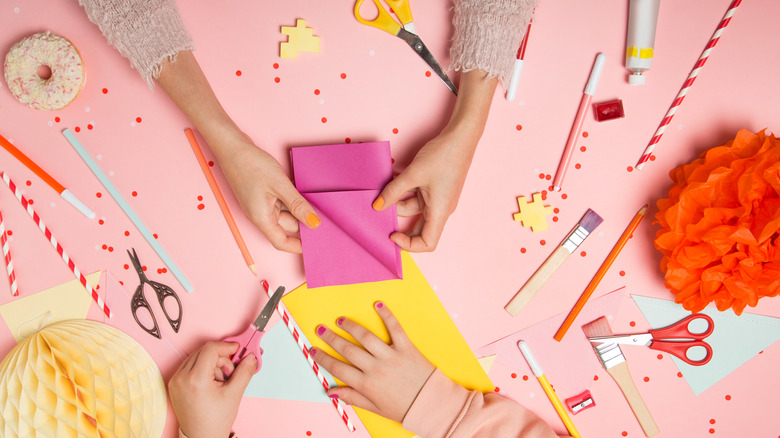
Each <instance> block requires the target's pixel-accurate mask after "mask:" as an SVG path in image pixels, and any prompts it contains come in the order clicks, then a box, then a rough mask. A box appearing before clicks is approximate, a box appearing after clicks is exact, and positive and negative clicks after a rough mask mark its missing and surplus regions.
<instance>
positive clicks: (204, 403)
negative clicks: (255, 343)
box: [168, 342, 257, 438]
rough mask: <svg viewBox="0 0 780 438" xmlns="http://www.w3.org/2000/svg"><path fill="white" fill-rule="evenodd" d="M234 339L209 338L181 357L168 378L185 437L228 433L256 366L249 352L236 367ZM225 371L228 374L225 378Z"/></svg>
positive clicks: (209, 436) (191, 437)
mask: <svg viewBox="0 0 780 438" xmlns="http://www.w3.org/2000/svg"><path fill="white" fill-rule="evenodd" d="M236 350H238V344H236V343H234V342H230V343H228V342H208V343H206V344H205V345H204V346H203V347H201V349H200V350H198V351H196V352H195V353H192V354H191V355H190V357H188V358H187V359H185V360H184V362H182V363H181V365H180V366H179V369H178V370H177V371H176V374H174V375H173V377H171V380H170V381H169V382H168V393H169V394H170V396H171V404H172V405H173V410H174V411H175V412H176V418H178V420H179V428H180V429H181V431H182V432H183V433H184V434H185V435H187V437H188V438H199V437H204V438H213V437H227V436H228V435H230V429H231V427H232V426H233V421H234V420H235V419H236V415H237V414H238V405H239V403H240V402H241V397H242V396H243V394H244V390H245V389H246V387H247V385H248V384H249V380H250V379H251V378H252V375H253V374H254V371H255V368H256V367H257V359H255V356H254V355H252V354H250V355H248V356H246V357H245V358H244V359H243V360H242V361H241V362H240V363H239V364H238V366H237V367H235V368H234V367H233V363H232V362H231V361H230V355H232V354H234V353H235V352H236ZM225 375H228V376H230V379H229V380H228V381H224V380H225Z"/></svg>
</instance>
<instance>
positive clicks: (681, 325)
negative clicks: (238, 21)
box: [588, 313, 715, 366]
mask: <svg viewBox="0 0 780 438" xmlns="http://www.w3.org/2000/svg"><path fill="white" fill-rule="evenodd" d="M699 319H700V320H704V321H707V328H706V329H705V330H704V331H702V332H697V333H694V332H693V331H691V327H690V324H691V323H692V322H693V321H696V320H699ZM714 329H715V323H714V322H713V321H712V318H710V317H709V316H707V315H705V314H703V313H694V314H693V315H689V316H687V317H685V318H683V319H681V320H680V321H677V322H676V323H674V324H672V325H670V326H669V327H664V328H660V329H656V330H650V331H649V332H648V333H636V334H632V335H615V336H599V337H595V338H588V339H589V340H590V342H591V343H594V344H605V343H611V344H629V345H644V346H647V347H650V348H652V349H653V350H658V351H665V352H667V353H669V354H673V355H675V356H677V357H678V358H680V359H681V360H682V361H684V362H685V363H687V364H689V365H694V366H701V365H705V364H706V363H707V362H709V361H710V359H712V347H710V344H708V343H706V342H704V341H703V339H704V338H706V337H707V336H709V335H711V334H712V331H713V330H714ZM696 347H702V348H704V350H705V351H706V353H707V354H706V355H705V356H704V358H702V359H699V360H693V359H691V358H690V357H688V352H689V351H690V350H691V349H692V348H696Z"/></svg>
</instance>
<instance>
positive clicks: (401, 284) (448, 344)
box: [282, 252, 494, 438]
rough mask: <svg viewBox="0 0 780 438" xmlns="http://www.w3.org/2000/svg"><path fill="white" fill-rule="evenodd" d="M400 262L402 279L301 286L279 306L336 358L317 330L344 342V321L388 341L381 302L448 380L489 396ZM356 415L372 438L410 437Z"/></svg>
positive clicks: (462, 344) (434, 303)
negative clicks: (338, 321)
mask: <svg viewBox="0 0 780 438" xmlns="http://www.w3.org/2000/svg"><path fill="white" fill-rule="evenodd" d="M402 260H403V270H404V279H403V280H391V281H383V282H375V283H364V284H352V285H347V286H333V287H323V288H317V289H308V288H307V286H306V284H304V285H302V286H300V287H299V288H297V289H295V290H294V291H292V292H290V293H289V294H287V295H286V296H285V297H284V298H282V301H284V303H285V305H286V306H287V309H288V310H289V311H290V313H291V314H292V315H293V318H295V320H296V322H297V323H298V325H299V326H300V327H301V329H302V331H303V333H304V334H305V335H306V336H307V337H308V338H309V340H310V341H311V342H312V344H313V346H314V347H316V348H318V349H322V350H324V351H327V352H328V353H330V354H333V355H335V356H337V355H336V353H335V352H334V351H333V349H331V348H330V347H328V346H327V345H325V343H324V342H322V341H321V340H320V339H319V337H318V336H316V335H315V334H314V329H315V327H317V325H319V324H327V325H328V326H329V327H330V328H331V329H334V330H336V331H337V332H338V333H340V334H342V335H345V336H347V337H348V335H346V333H345V332H343V331H341V330H340V329H338V328H337V327H336V324H335V321H336V319H338V318H339V317H341V316H347V317H349V318H352V319H353V320H355V321H357V322H358V323H360V324H362V325H364V326H365V327H367V328H368V329H369V330H371V331H373V332H374V333H376V334H377V335H378V336H379V337H380V338H382V339H384V340H385V341H386V342H387V341H389V339H390V338H389V335H388V333H387V331H386V329H385V328H384V325H383V323H382V320H381V319H380V318H379V315H377V313H376V311H375V310H374V307H373V306H374V303H375V302H376V301H382V302H384V303H385V304H387V306H388V308H389V309H390V310H391V311H392V312H393V313H394V314H395V315H396V317H397V318H398V320H399V321H400V322H401V324H402V325H403V327H404V329H405V330H406V332H407V334H408V335H409V338H410V339H411V340H412V342H414V344H415V345H416V346H417V348H419V349H420V351H421V352H422V353H423V354H424V355H425V357H427V358H428V360H430V361H431V362H432V363H433V364H434V365H436V366H437V367H439V368H440V369H441V370H442V371H443V372H444V373H445V374H446V375H447V376H449V377H450V378H451V379H453V380H454V381H456V382H458V383H460V384H462V385H463V386H465V387H466V388H469V389H478V390H480V391H483V392H488V391H492V390H493V388H494V387H493V384H492V383H491V382H490V379H489V378H488V377H487V375H486V374H485V371H484V370H483V369H482V366H481V365H480V363H479V362H478V361H477V358H476V357H475V356H474V353H472V351H471V349H470V348H469V346H468V344H467V343H466V341H465V340H464V339H463V337H462V336H461V334H460V332H459V331H458V329H457V327H456V326H455V324H454V323H453V321H452V319H450V316H449V315H448V314H447V311H446V310H445V309H444V307H443V306H442V304H441V302H440V301H439V299H438V298H437V297H436V294H435V293H434V292H433V289H431V287H430V285H428V282H427V281H426V280H425V277H423V275H422V273H421V272H420V270H419V268H418V267H417V265H416V264H415V263H414V260H412V257H411V256H410V255H409V254H407V253H405V252H404V253H402ZM355 411H356V412H357V414H358V416H359V417H360V419H361V421H362V422H363V425H364V426H365V427H366V430H368V432H369V433H370V434H371V436H372V437H373V438H382V437H399V436H402V437H410V436H412V435H413V434H412V433H410V432H407V431H405V430H404V429H403V428H402V427H401V425H400V424H399V423H396V422H393V421H390V420H388V419H386V418H382V417H380V416H378V415H376V414H372V413H370V412H368V411H364V410H361V409H357V408H356V409H355Z"/></svg>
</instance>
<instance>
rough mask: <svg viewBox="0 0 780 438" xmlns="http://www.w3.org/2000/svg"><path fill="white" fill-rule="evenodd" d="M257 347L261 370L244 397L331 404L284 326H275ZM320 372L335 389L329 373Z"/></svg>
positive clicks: (277, 324) (253, 378)
mask: <svg viewBox="0 0 780 438" xmlns="http://www.w3.org/2000/svg"><path fill="white" fill-rule="evenodd" d="M260 347H261V348H262V349H263V367H262V368H260V372H259V373H257V374H255V375H254V377H252V380H251V381H250V382H249V386H247V388H246V391H244V397H261V398H273V399H281V400H299V401H307V402H318V403H328V404H330V403H331V401H330V398H329V397H328V395H327V393H326V392H325V388H323V387H322V385H321V384H320V381H319V379H317V376H316V375H315V374H314V371H312V369H311V366H310V365H309V363H308V362H307V361H306V358H304V357H303V353H302V352H301V350H300V349H299V348H298V344H296V342H295V339H294V338H293V336H292V333H290V331H289V330H288V329H287V327H285V325H284V323H283V322H277V323H276V324H274V326H273V327H271V329H269V330H268V331H267V332H266V334H265V335H263V339H262V340H261V341H260ZM320 371H321V372H322V373H323V375H325V377H326V378H327V379H328V381H329V382H331V385H333V386H335V385H336V382H335V380H334V379H333V377H332V376H331V375H330V374H329V373H327V372H326V371H325V370H322V369H321V370H320ZM334 412H335V411H334Z"/></svg>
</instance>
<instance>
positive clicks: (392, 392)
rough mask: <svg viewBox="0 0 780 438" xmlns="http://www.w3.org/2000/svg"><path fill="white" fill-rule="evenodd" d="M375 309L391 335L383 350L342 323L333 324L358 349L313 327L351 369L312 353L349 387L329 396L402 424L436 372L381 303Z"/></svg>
mask: <svg viewBox="0 0 780 438" xmlns="http://www.w3.org/2000/svg"><path fill="white" fill-rule="evenodd" d="M374 307H375V309H376V311H377V313H378V314H379V316H380V317H381V318H382V321H384V323H385V326H386V327H387V330H388V332H389V333H390V340H391V344H390V345H387V344H386V343H385V342H384V341H382V340H381V339H379V338H378V337H377V336H376V335H374V334H373V333H371V332H370V331H368V330H367V329H366V328H365V327H363V326H362V325H360V324H358V323H356V322H355V321H352V320H350V319H347V318H339V320H338V322H337V324H338V325H339V327H341V328H342V329H344V331H346V332H347V333H349V334H350V335H352V337H353V338H355V339H356V340H357V341H358V342H359V343H360V345H355V344H353V343H352V342H350V341H348V340H346V339H344V338H342V337H341V336H339V335H337V334H336V333H334V332H333V331H332V330H330V329H328V328H326V327H325V326H324V325H321V326H319V327H317V334H318V336H319V337H320V338H322V340H323V341H325V342H326V343H327V344H328V345H330V346H331V347H333V349H334V350H336V352H338V353H339V354H340V355H342V356H343V357H344V358H346V359H347V360H348V361H349V362H350V363H344V362H342V361H340V360H338V359H336V358H334V357H332V356H330V355H329V354H328V353H326V352H324V351H322V350H314V349H312V354H313V355H315V356H314V358H315V359H316V361H317V363H319V364H320V365H321V366H322V367H324V368H325V369H327V370H328V371H330V373H331V374H333V376H334V377H336V378H337V379H339V380H341V381H342V382H344V383H346V384H347V385H349V387H341V388H332V389H330V390H328V395H330V396H331V397H333V396H338V398H340V399H342V400H344V402H345V403H347V404H350V405H353V406H356V407H359V408H362V409H366V410H368V411H371V412H374V413H376V414H379V415H381V416H383V417H385V418H389V419H391V420H394V421H398V422H401V421H403V419H404V416H405V415H406V412H407V411H408V410H409V407H411V405H412V403H413V402H414V399H415V398H416V397H417V394H418V393H419V392H420V389H422V387H423V385H425V382H426V381H427V380H428V377H430V376H431V374H432V373H433V371H434V370H435V369H436V368H435V367H434V366H433V365H432V364H431V363H430V362H428V359H426V358H425V357H424V356H423V355H422V354H421V353H420V351H419V350H417V347H415V346H414V344H412V342H411V341H410V340H409V337H408V336H406V332H404V329H403V328H402V327H401V324H400V323H399V322H398V320H397V319H396V318H395V316H393V314H392V313H391V312H390V310H389V309H388V308H387V306H385V305H384V304H383V303H381V302H378V303H376V304H375V306H374Z"/></svg>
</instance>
